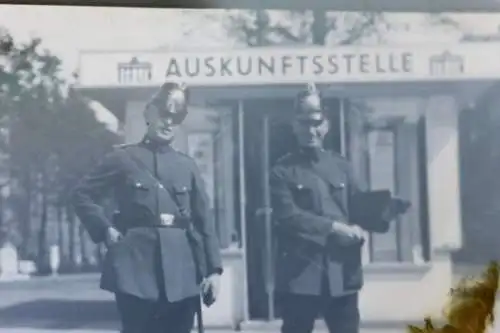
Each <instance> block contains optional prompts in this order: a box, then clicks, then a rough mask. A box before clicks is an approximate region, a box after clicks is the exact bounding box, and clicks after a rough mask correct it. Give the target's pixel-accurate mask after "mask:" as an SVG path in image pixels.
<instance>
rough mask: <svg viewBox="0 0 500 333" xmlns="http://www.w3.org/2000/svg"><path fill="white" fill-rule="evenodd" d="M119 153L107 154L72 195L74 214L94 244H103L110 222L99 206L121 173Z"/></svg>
mask: <svg viewBox="0 0 500 333" xmlns="http://www.w3.org/2000/svg"><path fill="white" fill-rule="evenodd" d="M121 169H122V168H121V163H120V159H119V152H118V151H114V152H111V153H109V154H108V155H107V156H105V157H104V159H103V160H102V161H101V162H100V163H99V164H98V165H97V166H96V167H94V169H93V170H91V171H90V172H89V173H88V174H87V175H86V176H85V177H84V178H83V179H82V180H81V181H80V182H79V184H78V185H77V186H76V188H75V189H74V191H73V194H72V198H71V199H72V204H73V206H74V208H75V213H76V215H77V216H78V218H79V219H80V221H81V222H82V224H83V225H84V227H85V229H86V230H87V231H88V233H89V235H90V237H91V239H92V241H93V242H95V243H100V242H103V241H104V240H105V238H106V230H107V228H108V227H109V226H110V225H111V222H110V221H109V220H108V218H107V217H106V213H105V209H104V207H103V206H102V205H101V204H100V202H101V198H103V197H104V196H106V195H110V190H111V189H112V188H113V187H114V186H115V184H116V182H117V180H118V177H119V175H120V172H121Z"/></svg>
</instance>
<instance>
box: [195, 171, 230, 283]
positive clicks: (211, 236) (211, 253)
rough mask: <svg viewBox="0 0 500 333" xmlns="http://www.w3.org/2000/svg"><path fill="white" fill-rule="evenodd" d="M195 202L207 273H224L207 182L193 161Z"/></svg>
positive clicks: (196, 221)
mask: <svg viewBox="0 0 500 333" xmlns="http://www.w3.org/2000/svg"><path fill="white" fill-rule="evenodd" d="M192 177H193V178H192V190H193V202H192V205H193V207H192V212H193V217H194V220H195V221H194V222H195V223H196V225H197V226H198V230H199V232H200V233H201V236H202V243H203V250H204V251H203V252H204V254H205V257H206V263H207V274H208V275H210V274H214V273H217V274H222V271H223V268H222V260H221V255H220V246H219V239H218V237H217V233H216V231H215V222H214V219H213V217H212V214H211V212H210V205H209V201H208V196H207V192H206V189H205V184H204V182H203V179H202V178H201V175H200V172H199V170H198V167H197V166H196V164H195V163H193V176H192Z"/></svg>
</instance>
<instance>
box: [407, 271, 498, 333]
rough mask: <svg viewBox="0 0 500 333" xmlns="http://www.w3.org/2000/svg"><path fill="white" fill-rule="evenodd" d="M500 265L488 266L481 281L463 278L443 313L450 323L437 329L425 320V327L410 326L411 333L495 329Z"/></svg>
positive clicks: (475, 332) (472, 332)
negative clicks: (493, 327)
mask: <svg viewBox="0 0 500 333" xmlns="http://www.w3.org/2000/svg"><path fill="white" fill-rule="evenodd" d="M498 279H499V266H498V263H497V262H492V263H490V264H489V266H488V268H487V269H486V270H485V272H484V273H483V274H482V277H481V278H480V279H470V278H469V279H462V280H461V281H460V282H459V283H458V284H457V286H456V287H455V288H453V289H452V290H451V293H450V298H449V303H448V305H447V307H446V308H445V310H444V311H443V313H444V317H445V319H446V321H447V323H446V324H445V325H444V326H443V327H436V326H435V325H434V324H433V321H432V319H431V318H429V317H428V318H425V319H424V322H425V325H424V327H418V326H414V325H409V327H408V331H409V333H438V332H442V333H484V332H486V330H487V329H488V328H490V327H492V326H493V324H494V320H495V315H494V310H495V302H496V296H497V293H498Z"/></svg>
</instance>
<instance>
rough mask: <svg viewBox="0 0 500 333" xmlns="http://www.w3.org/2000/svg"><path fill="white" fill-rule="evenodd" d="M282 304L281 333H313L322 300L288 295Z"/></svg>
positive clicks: (314, 297) (316, 297) (318, 297)
mask: <svg viewBox="0 0 500 333" xmlns="http://www.w3.org/2000/svg"><path fill="white" fill-rule="evenodd" d="M282 302H283V303H282V307H281V309H282V319H283V325H282V327H281V333H311V332H312V330H313V328H314V322H315V320H316V318H317V317H318V314H319V312H320V309H321V302H322V298H321V297H320V296H305V295H294V294H286V295H283V298H282Z"/></svg>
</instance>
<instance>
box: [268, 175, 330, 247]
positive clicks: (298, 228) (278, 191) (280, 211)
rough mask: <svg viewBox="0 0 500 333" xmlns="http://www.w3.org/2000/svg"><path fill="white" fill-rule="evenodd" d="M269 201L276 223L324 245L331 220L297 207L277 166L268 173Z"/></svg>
mask: <svg viewBox="0 0 500 333" xmlns="http://www.w3.org/2000/svg"><path fill="white" fill-rule="evenodd" d="M270 187H271V201H272V206H273V212H274V215H275V218H276V221H277V223H279V224H280V225H281V226H283V227H286V228H288V230H289V231H291V232H294V233H295V234H296V235H297V236H299V237H301V238H303V239H305V240H308V241H312V242H314V243H317V244H319V245H321V246H324V245H326V243H327V241H328V239H329V236H330V235H331V232H332V224H333V221H332V220H330V219H328V218H326V217H323V216H320V215H316V214H313V213H311V212H308V211H306V210H303V209H301V208H300V207H298V206H297V205H296V204H295V202H294V198H293V195H292V193H291V191H290V189H289V187H288V185H287V183H286V180H285V179H284V176H283V174H282V172H280V170H279V168H274V169H273V170H272V172H271V175H270Z"/></svg>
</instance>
